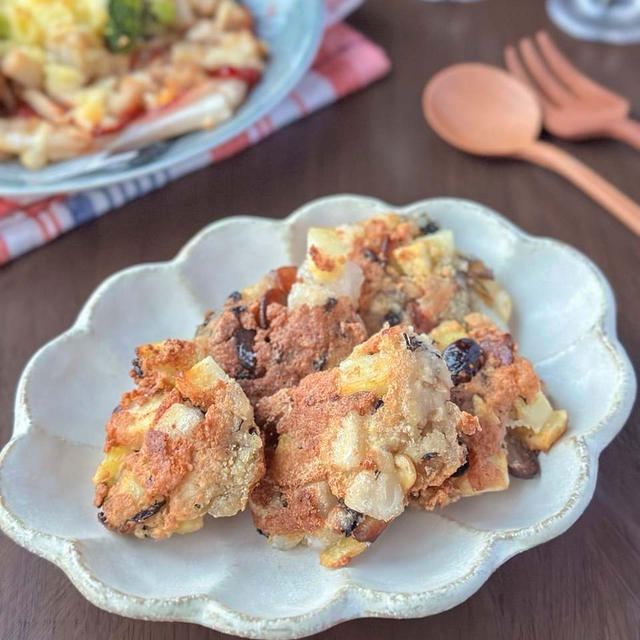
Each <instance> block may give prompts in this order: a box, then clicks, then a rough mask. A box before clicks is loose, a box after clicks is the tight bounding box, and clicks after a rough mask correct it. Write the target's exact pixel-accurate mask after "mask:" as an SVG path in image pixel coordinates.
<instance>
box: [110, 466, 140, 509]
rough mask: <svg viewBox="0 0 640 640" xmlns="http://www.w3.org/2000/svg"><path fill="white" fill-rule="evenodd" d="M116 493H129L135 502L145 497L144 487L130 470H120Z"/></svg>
mask: <svg viewBox="0 0 640 640" xmlns="http://www.w3.org/2000/svg"><path fill="white" fill-rule="evenodd" d="M116 488H117V489H118V493H126V494H127V495H130V496H131V497H132V498H133V499H134V500H135V501H136V502H142V500H143V499H144V497H145V492H144V487H143V486H142V485H141V484H140V483H139V482H138V481H137V479H136V477H135V476H134V475H133V473H132V472H131V471H128V470H125V471H123V472H122V475H121V476H120V479H119V481H118V486H117V487H116Z"/></svg>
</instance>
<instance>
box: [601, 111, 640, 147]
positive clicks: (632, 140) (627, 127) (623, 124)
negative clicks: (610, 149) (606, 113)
mask: <svg viewBox="0 0 640 640" xmlns="http://www.w3.org/2000/svg"><path fill="white" fill-rule="evenodd" d="M607 133H608V134H609V135H610V136H611V137H612V138H616V139H617V140H621V141H622V142H626V143H627V144H629V145H631V146H632V147H633V148H634V149H638V150H640V122H638V121H637V120H634V119H633V118H624V119H623V120H616V121H615V122H612V123H611V124H610V125H609V128H608V131H607Z"/></svg>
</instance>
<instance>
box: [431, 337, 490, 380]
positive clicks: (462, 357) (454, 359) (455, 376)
mask: <svg viewBox="0 0 640 640" xmlns="http://www.w3.org/2000/svg"><path fill="white" fill-rule="evenodd" d="M442 355H443V356H444V361H445V362H446V364H447V368H448V369H449V373H450V374H451V380H452V381H453V384H454V385H458V384H462V383H464V382H469V380H471V378H473V376H475V375H476V373H478V371H479V370H480V369H481V368H482V365H483V364H484V361H485V354H484V351H483V350H482V347H481V346H480V345H479V344H478V343H477V342H476V341H475V340H472V339H471V338H460V339H459V340H456V341H455V342H452V343H451V344H450V345H449V346H448V347H447V348H446V349H445V350H444V352H443V354H442Z"/></svg>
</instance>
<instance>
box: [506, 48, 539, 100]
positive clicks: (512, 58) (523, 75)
mask: <svg viewBox="0 0 640 640" xmlns="http://www.w3.org/2000/svg"><path fill="white" fill-rule="evenodd" d="M503 56H504V63H505V65H506V66H507V70H508V71H509V73H510V74H511V75H512V76H515V77H516V78H518V79H519V80H522V82H524V83H525V84H527V85H529V86H530V87H531V88H532V89H533V90H534V91H536V93H537V88H536V87H534V86H533V83H532V82H531V79H530V78H529V76H528V75H527V72H526V71H525V70H524V67H523V66H522V63H521V62H520V57H519V56H518V52H517V51H516V48H515V47H514V46H513V45H511V44H510V45H508V46H507V47H505V48H504V51H503Z"/></svg>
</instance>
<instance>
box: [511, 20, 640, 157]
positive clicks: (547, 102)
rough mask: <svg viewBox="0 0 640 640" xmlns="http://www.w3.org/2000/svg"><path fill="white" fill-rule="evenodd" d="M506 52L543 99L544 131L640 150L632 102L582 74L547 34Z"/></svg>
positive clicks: (638, 126) (638, 125) (513, 68)
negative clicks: (612, 140) (611, 141)
mask: <svg viewBox="0 0 640 640" xmlns="http://www.w3.org/2000/svg"><path fill="white" fill-rule="evenodd" d="M535 41H536V43H537V45H538V46H537V47H536V45H535V44H534V42H533V40H532V39H531V38H523V39H522V40H520V42H519V43H518V49H519V51H520V56H521V57H522V60H521V59H520V56H518V52H517V50H516V48H515V47H514V46H512V45H509V46H508V47H506V49H505V50H504V59H505V62H506V65H507V69H508V70H509V71H510V72H511V73H512V74H513V75H514V76H516V77H518V78H520V79H521V80H523V81H524V82H526V83H527V84H528V85H529V86H531V87H532V88H533V89H534V90H535V91H536V93H537V94H538V96H539V98H540V102H541V105H542V111H543V117H544V126H545V128H546V129H547V131H549V132H550V133H552V134H553V135H555V136H558V137H559V138H568V139H569V140H586V139H588V138H603V137H604V138H607V137H608V138H616V139H617V140H622V142H626V143H627V144H630V145H631V146H632V147H634V148H636V149H640V122H638V121H637V120H633V119H631V118H630V117H629V101H628V100H626V99H625V98H623V97H622V96H620V95H618V94H617V93H614V92H613V91H610V90H609V89H607V88H606V87H603V86H602V85H601V84H598V83H597V82H594V81H593V80H591V78H589V77H587V76H585V75H584V74H583V73H582V72H580V71H578V69H576V68H575V67H574V66H573V64H572V63H571V62H569V60H568V59H567V58H566V56H565V55H564V54H562V53H561V52H560V50H559V49H558V47H557V46H556V45H555V43H554V42H553V40H552V39H551V36H550V35H549V34H548V33H546V32H545V31H539V32H538V33H536V35H535Z"/></svg>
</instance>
